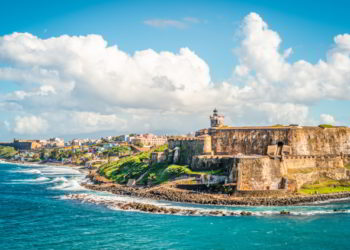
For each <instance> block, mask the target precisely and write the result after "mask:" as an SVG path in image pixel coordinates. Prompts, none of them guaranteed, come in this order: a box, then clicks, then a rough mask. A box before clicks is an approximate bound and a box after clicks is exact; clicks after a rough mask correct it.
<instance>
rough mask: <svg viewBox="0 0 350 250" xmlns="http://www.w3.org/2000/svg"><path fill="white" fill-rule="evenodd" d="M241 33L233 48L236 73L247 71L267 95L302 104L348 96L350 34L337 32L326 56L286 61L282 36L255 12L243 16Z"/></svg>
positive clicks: (290, 50) (349, 85)
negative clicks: (316, 60) (237, 60)
mask: <svg viewBox="0 0 350 250" xmlns="http://www.w3.org/2000/svg"><path fill="white" fill-rule="evenodd" d="M241 34H242V38H243V39H242V42H241V45H240V47H239V48H238V49H236V50H235V52H236V54H237V55H238V57H239V62H240V63H239V65H237V66H236V68H235V71H234V72H235V73H236V74H237V76H238V77H242V72H243V73H245V74H243V76H244V77H247V72H249V73H250V75H249V77H247V78H248V80H249V81H255V82H256V83H257V85H258V86H260V87H261V88H265V89H266V90H269V91H268V93H267V94H268V95H270V98H271V97H273V96H274V97H275V98H276V99H277V100H280V101H290V102H294V103H301V104H308V103H312V102H317V101H319V100H321V99H344V100H350V96H349V95H348V94H347V93H348V92H349V90H350V84H349V82H350V57H349V54H350V35H348V34H344V35H338V36H336V37H335V38H334V46H333V47H334V48H333V49H331V50H330V51H328V53H327V60H326V61H323V60H319V61H318V62H317V63H316V64H311V63H309V62H307V61H304V60H300V61H297V62H295V63H289V62H288V61H287V58H288V56H289V55H290V54H291V53H292V49H291V48H288V49H287V50H285V51H281V49H280V47H281V43H282V39H281V37H280V36H279V34H278V33H277V32H275V31H273V30H271V29H269V27H268V25H267V23H265V22H264V21H263V19H262V18H261V17H260V16H259V15H258V14H256V13H251V14H249V15H248V16H246V17H245V18H244V21H243V24H242V28H241ZM242 69H244V70H242ZM282 92H283V95H281V94H280V95H278V94H276V93H282Z"/></svg>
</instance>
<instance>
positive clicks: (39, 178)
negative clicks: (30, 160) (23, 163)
mask: <svg viewBox="0 0 350 250" xmlns="http://www.w3.org/2000/svg"><path fill="white" fill-rule="evenodd" d="M49 180H50V178H47V177H44V176H41V177H38V178H35V179H22V180H13V181H12V183H36V182H37V183H43V182H45V183H47V181H49Z"/></svg>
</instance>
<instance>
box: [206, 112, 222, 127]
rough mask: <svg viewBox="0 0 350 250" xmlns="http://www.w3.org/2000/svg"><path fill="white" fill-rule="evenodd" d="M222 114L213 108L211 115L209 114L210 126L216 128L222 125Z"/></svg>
mask: <svg viewBox="0 0 350 250" xmlns="http://www.w3.org/2000/svg"><path fill="white" fill-rule="evenodd" d="M224 118H225V117H224V116H223V115H219V114H218V110H217V109H216V108H215V109H214V111H213V115H211V116H210V127H212V128H217V127H221V126H224Z"/></svg>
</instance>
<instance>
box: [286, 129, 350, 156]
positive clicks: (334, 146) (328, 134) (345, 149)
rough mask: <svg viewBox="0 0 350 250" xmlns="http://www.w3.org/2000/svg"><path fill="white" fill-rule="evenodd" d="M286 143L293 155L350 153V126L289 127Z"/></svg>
mask: <svg viewBox="0 0 350 250" xmlns="http://www.w3.org/2000/svg"><path fill="white" fill-rule="evenodd" d="M288 145H289V146H291V147H292V154H294V155H340V154H341V153H343V154H350V128H345V127H338V128H324V129H323V128H318V127H304V128H302V129H291V131H290V137H289V141H288Z"/></svg>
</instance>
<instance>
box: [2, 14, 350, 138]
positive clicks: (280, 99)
mask: <svg viewBox="0 0 350 250" xmlns="http://www.w3.org/2000/svg"><path fill="white" fill-rule="evenodd" d="M241 31H242V32H241V35H242V40H241V43H240V46H239V47H238V48H236V49H235V52H236V55H237V56H238V59H239V64H238V65H237V66H236V67H235V68H234V70H233V72H234V73H233V79H234V82H233V83H231V82H227V81H225V82H222V83H213V82H212V80H211V76H210V69H209V66H208V64H207V63H206V62H205V61H204V60H203V59H202V58H200V57H199V56H198V55H197V54H196V53H195V52H193V51H192V50H190V49H189V48H182V49H180V50H179V51H178V52H177V53H172V52H168V51H162V52H159V53H158V52H156V51H154V50H152V49H148V50H143V51H136V52H135V53H134V54H132V55H130V54H128V53H126V52H124V51H122V50H120V49H119V48H118V47H117V46H108V45H107V42H106V41H105V40H104V39H103V38H102V37H101V36H99V35H87V36H67V35H63V36H59V37H53V38H49V39H40V38H38V37H36V36H33V35H31V34H28V33H14V34H10V35H6V36H3V37H0V65H6V66H0V81H12V82H16V83H18V86H19V87H20V90H17V91H14V92H12V93H9V94H6V95H0V108H1V107H3V108H6V107H11V108H12V109H13V110H16V112H17V113H16V115H19V114H20V117H17V118H16V119H14V120H13V127H14V128H15V129H14V131H15V132H16V133H23V131H26V132H25V133H29V132H30V128H29V127H30V126H31V125H26V123H28V124H31V123H38V124H42V127H41V130H43V131H45V130H47V133H51V134H52V135H54V134H74V133H92V132H98V131H104V130H115V131H120V130H129V131H138V132H142V131H143V130H144V129H145V127H146V128H147V129H148V128H150V129H154V130H158V131H164V130H171V131H180V132H187V131H189V130H194V129H198V128H201V127H202V126H203V125H204V124H205V125H206V124H207V118H208V115H209V112H211V110H212V109H213V108H214V107H217V108H219V110H220V111H221V112H223V113H224V114H226V117H227V120H230V121H231V122H232V123H233V124H261V125H263V124H264V125H266V124H276V123H288V124H289V123H299V124H306V123H313V120H312V119H311V118H310V117H309V109H310V107H312V105H314V103H316V102H317V101H319V100H323V99H346V100H349V99H350V96H349V95H348V93H349V90H350V84H349V82H350V57H349V56H350V38H349V37H350V36H349V35H347V34H345V35H338V36H336V37H335V38H334V42H335V44H334V46H333V48H332V49H331V50H330V51H328V53H327V60H326V61H322V60H320V61H319V62H318V63H316V64H311V63H309V62H307V61H303V60H301V61H297V62H295V63H289V62H288V61H287V60H288V56H289V55H290V54H291V53H292V51H293V50H292V49H291V48H290V49H286V50H285V51H281V49H280V47H281V42H282V39H281V38H280V36H279V34H278V33H277V32H275V31H273V30H271V29H269V27H268V25H267V24H266V23H265V22H264V21H263V20H262V18H261V17H260V16H259V15H258V14H256V13H251V14H249V15H248V16H246V17H245V19H244V21H243V23H242V27H241ZM236 81H237V82H236ZM10 114H12V116H14V115H13V114H14V112H12V113H10ZM33 117H34V118H33ZM12 118H14V117H12ZM25 118H26V119H25ZM29 118H30V119H29ZM35 118H37V119H36V120H35ZM6 119H7V118H6ZM40 119H43V120H40ZM9 120H11V119H9ZM35 121H36V122H35ZM145 124H147V126H145ZM44 128H46V129H44ZM32 131H36V132H38V133H40V132H41V131H39V130H38V129H35V128H34V129H32Z"/></svg>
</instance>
